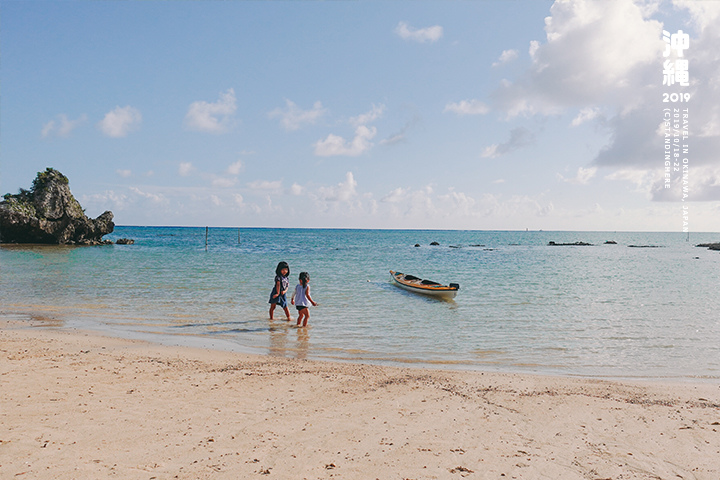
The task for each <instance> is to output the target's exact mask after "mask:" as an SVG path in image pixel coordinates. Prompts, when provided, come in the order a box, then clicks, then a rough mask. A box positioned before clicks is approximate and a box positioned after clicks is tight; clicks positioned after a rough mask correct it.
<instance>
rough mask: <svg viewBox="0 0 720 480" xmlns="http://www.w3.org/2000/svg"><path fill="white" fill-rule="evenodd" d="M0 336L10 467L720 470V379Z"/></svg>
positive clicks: (357, 473)
mask: <svg viewBox="0 0 720 480" xmlns="http://www.w3.org/2000/svg"><path fill="white" fill-rule="evenodd" d="M0 339H1V341H0V352H1V354H2V356H3V357H4V361H3V362H2V365H1V366H0V378H2V383H3V389H2V392H1V393H0V404H2V405H3V408H2V409H0V424H2V426H3V428H2V430H3V431H4V432H5V433H2V435H1V437H0V476H2V477H3V478H44V477H47V476H48V475H49V474H51V475H52V477H53V478H60V479H65V478H67V479H70V478H103V477H107V476H111V475H116V476H117V477H118V478H131V479H132V478H138V479H139V478H144V479H147V478H152V477H155V478H157V479H164V478H168V479H171V478H180V479H196V478H213V479H215V478H221V479H224V478H228V479H230V478H233V479H234V478H250V477H253V476H255V475H267V476H270V477H271V478H272V477H274V478H290V479H295V478H297V479H305V478H307V479H317V478H323V479H325V478H328V479H329V478H344V479H367V478H379V479H391V478H398V479H404V478H416V479H419V478H423V479H429V478H463V477H467V478H539V477H543V476H544V477H547V478H563V479H574V478H577V479H585V478H593V479H606V478H613V479H616V478H623V479H627V478H633V479H635V478H636V479H646V478H658V477H660V478H696V479H717V478H718V477H720V465H718V464H717V462H716V461H715V459H717V458H718V455H720V385H718V384H706V383H698V384H677V383H665V382H649V381H637V382H633V381H610V380H599V379H587V378H568V377H550V376H540V375H525V374H505V373H488V372H477V371H466V370H462V371H458V370H452V371H451V370H440V369H423V368H416V367H412V368H407V367H388V366H377V365H368V364H353V363H344V362H343V363H340V362H330V361H313V360H297V359H287V358H281V357H272V356H267V355H251V354H241V353H233V352H225V351H220V350H207V349H200V348H191V347H168V346H162V345H157V344H152V343H149V342H145V341H138V340H126V339H121V338H113V337H105V336H102V335H99V334H96V333H94V332H82V331H68V330H65V329H63V330H54V329H52V328H43V327H41V328H16V327H13V325H12V323H11V322H4V323H0Z"/></svg>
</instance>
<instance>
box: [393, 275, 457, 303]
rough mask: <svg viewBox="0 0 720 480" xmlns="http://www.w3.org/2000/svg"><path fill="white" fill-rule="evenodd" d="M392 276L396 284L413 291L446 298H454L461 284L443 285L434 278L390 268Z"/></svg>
mask: <svg viewBox="0 0 720 480" xmlns="http://www.w3.org/2000/svg"><path fill="white" fill-rule="evenodd" d="M390 276H391V277H392V279H393V282H394V283H395V285H397V286H398V287H400V288H404V289H405V290H407V291H409V292H413V293H420V294H422V295H429V296H431V297H436V298H442V299H444V300H452V299H453V298H455V295H457V292H458V290H460V285H458V284H457V283H451V284H450V285H441V284H439V283H437V282H433V281H432V280H423V279H422V278H418V277H414V276H412V275H406V274H404V273H400V272H394V271H392V270H390Z"/></svg>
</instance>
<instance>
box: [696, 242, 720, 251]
mask: <svg viewBox="0 0 720 480" xmlns="http://www.w3.org/2000/svg"><path fill="white" fill-rule="evenodd" d="M695 246H696V247H705V248H707V249H708V250H720V243H701V244H700V245H695Z"/></svg>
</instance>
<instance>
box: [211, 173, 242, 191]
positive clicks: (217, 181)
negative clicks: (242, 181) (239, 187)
mask: <svg viewBox="0 0 720 480" xmlns="http://www.w3.org/2000/svg"><path fill="white" fill-rule="evenodd" d="M211 183H212V186H213V187H220V188H229V187H232V186H234V185H235V184H236V183H237V178H227V177H218V176H213V177H212V181H211Z"/></svg>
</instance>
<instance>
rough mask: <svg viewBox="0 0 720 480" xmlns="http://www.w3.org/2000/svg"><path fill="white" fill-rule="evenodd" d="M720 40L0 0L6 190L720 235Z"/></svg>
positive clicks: (221, 219) (622, 30)
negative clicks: (674, 128)
mask: <svg viewBox="0 0 720 480" xmlns="http://www.w3.org/2000/svg"><path fill="white" fill-rule="evenodd" d="M663 30H666V31H668V32H671V33H673V34H674V33H676V32H678V30H683V32H685V33H688V34H689V36H690V44H689V47H688V48H687V49H686V50H684V52H683V53H684V58H686V59H688V62H689V78H690V84H689V85H688V86H686V87H682V86H679V85H673V86H666V85H663V62H664V61H665V60H667V58H664V57H663V52H664V50H665V45H666V43H665V42H664V40H663V34H662V31H663ZM719 36H720V2H714V1H713V2H696V1H687V0H675V1H670V0H668V1H656V0H652V1H651V0H648V1H636V2H633V1H631V0H607V1H605V0H604V1H599V0H568V1H558V2H552V1H542V0H516V1H511V2H509V1H500V0H497V1H493V0H485V1H476V2H440V1H437V2H433V1H424V2H410V1H397V2H370V1H359V2H343V1H338V2H303V1H295V2H240V1H229V2H215V1H212V2H211V1H196V2H159V1H157V2H156V1H149V2H79V1H78V2H44V1H33V2H20V1H4V0H3V1H0V53H1V55H2V57H1V61H0V94H1V97H0V107H1V110H0V140H1V145H0V190H2V193H6V192H10V193H15V192H16V191H17V190H18V189H19V188H21V187H22V188H28V187H29V185H30V183H31V181H32V179H33V178H34V176H35V174H36V173H37V172H38V171H40V170H44V169H45V167H48V166H52V167H54V168H56V169H58V170H60V171H62V172H63V173H64V174H65V175H67V176H68V177H69V178H70V182H71V183H70V186H71V189H72V191H73V193H74V194H75V196H76V197H77V198H78V199H79V200H80V202H81V204H82V205H83V206H84V207H85V208H86V210H87V213H88V214H89V215H91V216H97V215H99V214H100V213H102V212H103V211H104V210H112V211H113V212H114V214H115V221H116V223H117V224H120V225H199V226H202V225H211V226H267V227H357V228H453V229H481V230H485V229H521V230H524V229H526V228H529V229H544V230H661V231H682V228H683V221H684V218H683V215H682V213H683V207H684V206H687V212H688V219H687V221H688V227H689V229H690V230H691V231H720V161H719V160H720V158H718V152H720V91H718V89H717V88H716V85H718V84H720V51H718V49H717V45H718V44H720V39H719V38H718V37H719ZM668 58H670V59H672V60H673V61H674V60H676V59H677V53H674V52H673V53H672V54H671V56H670V57H668ZM663 93H689V94H690V101H689V102H688V103H687V104H685V103H683V104H680V103H675V104H672V103H670V104H668V103H664V102H663V101H662V94H663ZM668 106H669V107H673V108H686V107H687V108H689V109H690V110H689V111H688V117H689V125H690V128H689V132H690V135H689V139H688V140H687V142H688V143H689V145H690V151H689V154H688V155H687V157H688V159H689V167H690V168H689V175H688V176H687V178H686V180H687V182H688V183H687V187H688V191H687V193H688V196H687V198H686V201H684V202H683V201H681V196H682V187H683V178H682V172H680V173H676V172H672V173H671V178H670V184H669V186H670V188H665V171H664V157H663V148H664V147H663V145H664V134H663V124H664V117H663V108H665V107H668Z"/></svg>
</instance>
